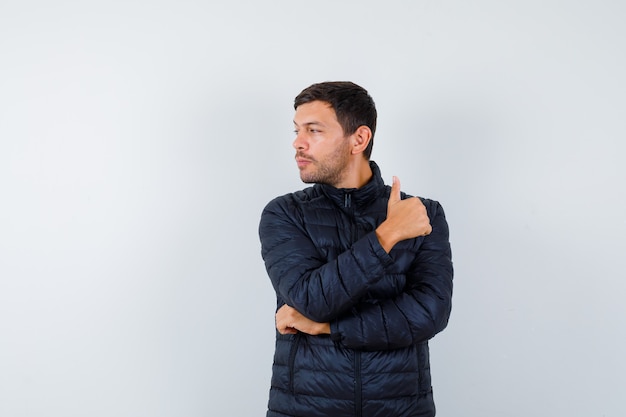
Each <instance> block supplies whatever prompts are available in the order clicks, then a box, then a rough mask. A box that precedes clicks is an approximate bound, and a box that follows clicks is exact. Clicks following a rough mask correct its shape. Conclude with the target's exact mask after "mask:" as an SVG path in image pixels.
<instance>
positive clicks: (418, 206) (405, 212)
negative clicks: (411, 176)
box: [376, 177, 433, 253]
mask: <svg viewBox="0 0 626 417" xmlns="http://www.w3.org/2000/svg"><path fill="white" fill-rule="evenodd" d="M432 231H433V228H432V227H431V225H430V219H429V218H428V214H427V213H426V207H424V204H422V201H421V200H420V199H419V198H417V197H412V198H407V199H405V200H401V197H400V180H399V179H398V178H397V177H393V184H392V185H391V194H390V195H389V203H388V204H387V219H385V221H384V222H382V223H381V224H380V226H378V228H377V229H376V236H377V237H378V241H379V242H380V244H381V246H382V247H383V248H384V249H385V251H387V253H389V251H390V250H391V249H392V248H393V247H394V246H395V244H396V243H398V242H400V241H402V240H405V239H412V238H414V237H418V236H427V235H429V234H430V232H432Z"/></svg>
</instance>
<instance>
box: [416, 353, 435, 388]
mask: <svg viewBox="0 0 626 417" xmlns="http://www.w3.org/2000/svg"><path fill="white" fill-rule="evenodd" d="M417 366H418V372H419V382H418V383H419V388H418V390H419V394H420V395H424V394H427V393H429V392H430V391H431V390H432V387H431V379H430V352H429V350H428V342H424V343H420V344H418V345H417Z"/></svg>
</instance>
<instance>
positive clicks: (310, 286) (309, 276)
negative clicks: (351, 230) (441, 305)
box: [259, 197, 393, 323]
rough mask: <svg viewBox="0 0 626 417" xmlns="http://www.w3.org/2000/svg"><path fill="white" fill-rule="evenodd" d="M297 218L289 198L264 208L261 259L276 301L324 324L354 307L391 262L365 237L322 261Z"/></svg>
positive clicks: (372, 239)
mask: <svg viewBox="0 0 626 417" xmlns="http://www.w3.org/2000/svg"><path fill="white" fill-rule="evenodd" d="M299 216H300V214H299V212H298V209H297V208H296V207H295V205H294V204H290V203H289V197H282V198H281V197H279V198H278V199H275V200H273V201H272V202H270V203H269V204H268V205H267V206H266V207H265V209H264V210H263V214H262V215H261V221H260V225H259V236H260V239H261V255H262V257H263V260H264V261H265V267H266V269H267V272H268V274H269V277H270V279H271V281H272V285H273V286H274V290H275V291H276V294H277V296H278V297H279V299H282V301H284V302H285V303H287V304H288V305H289V306H291V307H293V308H295V309H296V310H298V311H299V312H300V313H301V314H303V315H304V316H305V317H308V318H309V319H311V320H314V321H317V322H320V323H324V322H329V321H331V320H333V319H335V318H337V317H338V316H339V315H340V314H342V313H345V312H346V311H348V310H349V309H350V308H351V307H353V306H354V305H355V304H356V303H357V302H358V301H359V299H361V298H362V296H363V295H364V294H365V293H367V291H368V290H369V288H370V287H371V286H372V285H373V284H375V283H376V282H377V281H378V280H380V278H381V277H382V276H383V274H384V272H385V268H386V267H387V266H388V265H390V264H391V263H393V259H392V258H391V257H390V256H389V255H388V254H387V253H386V252H385V250H384V249H383V248H382V247H381V246H380V244H379V243H378V239H377V238H376V235H375V234H374V233H370V234H368V235H367V236H365V237H363V238H362V239H360V240H358V241H356V242H355V243H354V244H353V245H352V247H351V248H350V249H348V250H346V251H345V252H343V253H341V254H339V256H337V258H336V259H334V260H332V261H330V262H326V260H325V258H324V257H323V256H322V254H321V253H320V252H319V250H318V249H317V248H316V246H315V244H314V242H313V241H312V240H311V238H310V237H309V235H308V233H307V232H306V230H305V228H304V225H303V222H302V220H301V218H299ZM279 302H280V300H279Z"/></svg>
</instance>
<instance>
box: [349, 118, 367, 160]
mask: <svg viewBox="0 0 626 417" xmlns="http://www.w3.org/2000/svg"><path fill="white" fill-rule="evenodd" d="M351 138H352V154H353V155H355V154H358V153H363V151H365V148H367V145H369V143H370V140H372V131H371V129H370V128H369V127H367V126H365V125H363V126H359V127H358V128H357V129H356V131H355V132H354V133H353V134H352V136H351Z"/></svg>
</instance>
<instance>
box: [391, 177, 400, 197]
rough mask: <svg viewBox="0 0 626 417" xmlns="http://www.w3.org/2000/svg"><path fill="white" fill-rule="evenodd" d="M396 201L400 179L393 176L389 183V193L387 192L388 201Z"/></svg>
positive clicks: (398, 195) (398, 194)
mask: <svg viewBox="0 0 626 417" xmlns="http://www.w3.org/2000/svg"><path fill="white" fill-rule="evenodd" d="M396 201H400V179H399V178H398V177H395V176H394V177H393V182H392V183H391V193H390V194H389V202H390V203H395V202H396Z"/></svg>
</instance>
